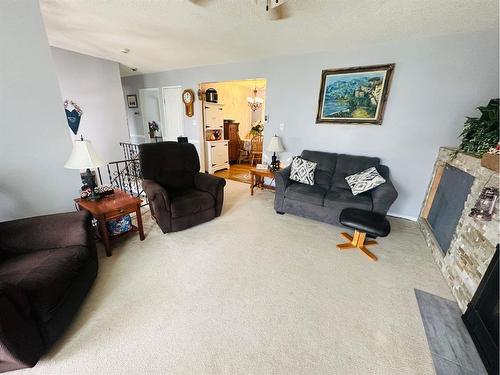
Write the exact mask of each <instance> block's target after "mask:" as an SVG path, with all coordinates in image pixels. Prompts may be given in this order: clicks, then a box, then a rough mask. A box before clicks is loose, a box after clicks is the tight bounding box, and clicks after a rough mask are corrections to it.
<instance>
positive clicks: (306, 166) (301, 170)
mask: <svg viewBox="0 0 500 375" xmlns="http://www.w3.org/2000/svg"><path fill="white" fill-rule="evenodd" d="M317 164H318V163H315V162H313V161H309V160H306V159H302V158H301V157H300V156H295V157H294V158H293V159H292V170H291V171H290V180H294V181H297V182H300V183H302V184H307V185H314V170H315V169H316V165H317Z"/></svg>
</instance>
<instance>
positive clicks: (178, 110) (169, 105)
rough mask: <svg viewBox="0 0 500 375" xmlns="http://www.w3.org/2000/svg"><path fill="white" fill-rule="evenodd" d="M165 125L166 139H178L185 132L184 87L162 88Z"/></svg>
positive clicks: (163, 132) (164, 133)
mask: <svg viewBox="0 0 500 375" xmlns="http://www.w3.org/2000/svg"><path fill="white" fill-rule="evenodd" d="M162 94H163V116H164V119H165V121H164V127H163V128H162V134H163V140H164V141H177V137H180V136H182V135H183V134H184V123H183V115H182V111H183V104H182V87H181V86H170V87H163V88H162Z"/></svg>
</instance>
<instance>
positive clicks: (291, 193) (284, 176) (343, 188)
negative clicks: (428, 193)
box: [274, 150, 398, 225]
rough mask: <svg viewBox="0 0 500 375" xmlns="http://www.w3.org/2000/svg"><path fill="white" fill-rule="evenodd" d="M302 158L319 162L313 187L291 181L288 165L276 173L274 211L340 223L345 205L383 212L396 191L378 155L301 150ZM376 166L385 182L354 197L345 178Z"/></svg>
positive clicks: (394, 198)
mask: <svg viewBox="0 0 500 375" xmlns="http://www.w3.org/2000/svg"><path fill="white" fill-rule="evenodd" d="M301 156H302V157H303V158H304V159H307V160H311V161H314V162H316V163H318V165H317V166H316V170H315V173H314V180H315V184H314V185H313V186H310V185H305V184H301V183H299V182H295V181H293V180H290V178H289V177H290V169H291V167H290V166H288V167H287V168H285V169H282V170H280V171H278V172H276V196H275V198H274V209H275V210H276V212H277V213H280V214H281V213H285V212H287V213H291V214H294V215H299V216H303V217H307V218H310V219H314V220H319V221H322V222H325V223H329V224H334V225H340V224H339V216H340V213H341V212H342V210H343V209H344V208H359V209H362V210H366V211H370V212H375V213H379V214H382V215H385V214H386V213H387V211H388V210H389V208H390V207H391V205H392V203H393V202H394V201H395V200H396V198H397V196H398V193H397V191H396V189H395V188H394V186H393V184H392V182H391V180H390V179H389V168H388V167H387V166H385V165H381V164H380V159H379V158H372V157H367V156H355V155H346V154H334V153H330V152H320V151H308V150H304V151H303V152H302V155H301ZM370 167H375V168H377V170H378V172H379V173H380V175H381V176H382V177H384V179H385V180H386V182H385V183H384V184H382V185H379V186H377V187H376V188H375V189H372V190H371V191H368V192H366V193H362V194H358V195H356V196H354V195H353V194H352V192H351V189H350V187H349V185H348V184H347V181H346V180H345V177H347V176H349V175H351V174H354V173H357V172H361V171H363V170H365V169H367V168H370Z"/></svg>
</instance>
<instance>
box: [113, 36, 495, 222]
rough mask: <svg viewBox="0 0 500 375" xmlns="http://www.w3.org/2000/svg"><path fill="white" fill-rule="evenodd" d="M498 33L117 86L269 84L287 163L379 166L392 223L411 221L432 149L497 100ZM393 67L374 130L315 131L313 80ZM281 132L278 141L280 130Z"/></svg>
mask: <svg viewBox="0 0 500 375" xmlns="http://www.w3.org/2000/svg"><path fill="white" fill-rule="evenodd" d="M498 52H499V50H498V29H496V30H491V31H487V32H482V33H476V34H467V35H463V34H460V35H453V36H445V37H436V38H425V39H415V40H408V41H405V42H397V43H395V42H392V43H386V44H380V45H364V46H357V45H353V46H352V47H351V48H344V49H342V51H332V52H329V53H316V54H308V55H298V56H289V57H283V58H276V59H270V60H264V61H253V62H245V63H235V64H227V65H216V66H207V67H199V68H191V69H184V70H175V71H167V72H161V73H153V74H146V75H141V76H133V77H127V78H123V79H122V80H123V82H124V86H126V87H127V90H128V91H130V92H135V91H137V90H138V89H139V88H143V87H161V86H167V85H181V86H183V87H184V88H192V89H194V90H195V91H196V90H197V88H198V84H199V83H201V82H214V81H228V80H238V79H246V78H252V77H262V78H264V79H267V88H266V112H267V114H268V115H269V122H268V124H267V125H266V128H265V134H264V142H265V143H266V138H267V139H268V138H269V137H270V136H271V135H273V134H274V133H276V134H278V135H280V136H281V137H282V139H283V143H284V146H285V147H286V149H287V153H285V154H283V155H282V157H281V159H282V160H286V159H287V158H289V157H290V156H291V155H294V154H298V153H300V152H301V150H303V149H311V150H323V151H331V152H341V153H349V154H357V155H371V156H378V157H380V158H381V159H382V162H383V163H384V164H386V165H388V166H389V167H390V169H391V174H392V179H393V180H394V183H395V185H396V188H397V189H398V191H399V198H398V200H397V201H396V202H395V204H394V205H393V206H392V209H391V211H390V213H391V214H393V215H397V216H402V217H409V218H416V217H417V216H418V212H419V208H420V205H421V203H422V200H423V197H424V193H425V191H426V188H427V184H428V182H429V179H430V175H431V172H432V166H433V163H434V160H435V158H436V155H437V152H438V148H439V146H443V145H448V146H455V145H458V143H459V139H458V135H459V133H460V131H461V129H462V126H463V123H464V117H465V116H468V115H474V114H477V112H476V111H475V110H474V108H475V107H477V106H479V105H482V104H485V103H487V101H488V100H489V99H490V98H491V97H498V78H499V76H498ZM384 63H396V69H395V73H394V79H393V83H392V88H391V91H390V94H389V100H388V103H387V107H386V112H385V117H384V123H383V125H382V126H375V125H372V126H368V125H325V124H316V123H315V118H316V109H317V102H318V93H319V86H320V78H321V71H322V70H323V69H328V68H341V67H350V66H359V65H373V64H384ZM195 107H196V109H195V114H196V115H195V117H194V118H193V119H188V118H187V117H184V121H185V131H186V134H187V135H188V136H189V137H190V139H193V138H194V139H198V138H199V134H200V132H199V130H198V129H199V128H198V126H199V122H200V119H201V116H200V110H199V107H200V106H199V102H198V101H196V102H195ZM280 123H283V124H285V128H284V130H283V131H280V130H279V124H280Z"/></svg>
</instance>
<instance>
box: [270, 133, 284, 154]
mask: <svg viewBox="0 0 500 375" xmlns="http://www.w3.org/2000/svg"><path fill="white" fill-rule="evenodd" d="M267 151H269V152H283V151H285V148H284V147H283V145H282V144H281V140H280V137H278V136H277V135H275V136H273V137H272V138H271V142H269V144H268V145H267Z"/></svg>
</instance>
